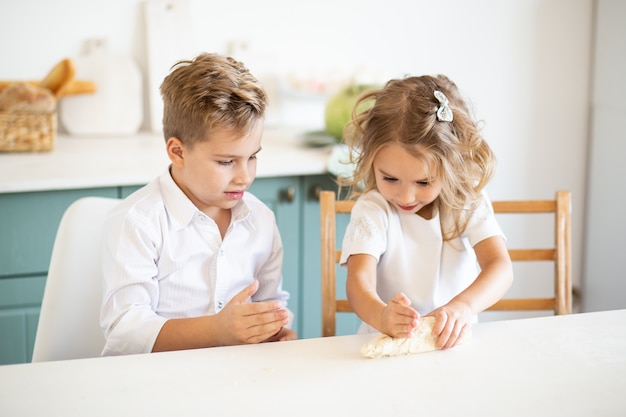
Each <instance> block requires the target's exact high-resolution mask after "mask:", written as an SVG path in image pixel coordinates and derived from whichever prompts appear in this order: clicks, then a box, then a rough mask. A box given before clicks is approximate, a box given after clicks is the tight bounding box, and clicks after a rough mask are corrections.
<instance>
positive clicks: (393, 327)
mask: <svg viewBox="0 0 626 417" xmlns="http://www.w3.org/2000/svg"><path fill="white" fill-rule="evenodd" d="M410 304H411V300H409V298H408V297H407V296H406V295H404V294H403V293H398V294H396V295H395V296H394V297H393V298H392V299H391V300H390V301H389V303H388V304H387V305H386V306H385V307H384V308H383V312H382V316H381V327H382V329H380V330H382V332H383V333H385V334H387V335H389V336H391V337H411V336H413V332H414V331H415V328H416V327H417V320H418V319H419V318H420V315H419V313H418V312H417V311H415V310H414V309H413V308H411V307H410Z"/></svg>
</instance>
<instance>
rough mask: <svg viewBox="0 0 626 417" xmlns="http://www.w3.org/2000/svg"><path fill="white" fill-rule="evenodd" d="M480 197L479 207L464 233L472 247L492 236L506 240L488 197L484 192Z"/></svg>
mask: <svg viewBox="0 0 626 417" xmlns="http://www.w3.org/2000/svg"><path fill="white" fill-rule="evenodd" d="M482 196H483V198H482V201H481V203H480V206H478V208H477V209H476V211H475V212H474V215H473V216H472V218H471V219H470V221H469V223H468V224H467V227H466V229H465V233H464V236H465V237H466V238H467V239H468V241H469V243H470V245H471V246H472V247H474V246H476V244H478V243H479V242H481V241H482V240H484V239H487V238H490V237H493V236H501V237H502V238H503V239H505V240H506V236H505V235H504V232H503V231H502V228H501V227H500V225H499V224H498V221H497V220H496V216H495V214H494V212H493V206H492V205H491V200H490V199H489V196H488V195H487V193H486V192H485V191H483V193H482Z"/></svg>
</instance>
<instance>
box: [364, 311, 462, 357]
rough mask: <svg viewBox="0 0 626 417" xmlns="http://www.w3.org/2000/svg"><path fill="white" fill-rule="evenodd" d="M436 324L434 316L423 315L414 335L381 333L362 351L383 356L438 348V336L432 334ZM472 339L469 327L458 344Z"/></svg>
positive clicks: (369, 355)
mask: <svg viewBox="0 0 626 417" xmlns="http://www.w3.org/2000/svg"><path fill="white" fill-rule="evenodd" d="M434 326H435V318H434V317H422V318H421V319H419V320H418V321H417V329H415V333H414V334H413V336H412V337H407V338H404V337H399V338H393V337H390V336H387V335H386V334H379V335H378V336H376V337H374V338H373V339H371V340H370V341H369V342H367V343H366V344H364V345H363V347H362V348H361V353H362V354H363V356H365V357H368V358H381V357H386V356H399V355H408V354H411V353H423V352H430V351H433V350H436V349H437V348H436V347H435V343H436V342H437V338H436V337H434V336H433V334H432V333H433V327H434ZM470 339H471V330H470V329H468V330H466V331H465V334H464V335H463V336H462V337H461V339H460V340H459V341H458V342H457V344H463V343H466V342H468V341H469V340H470Z"/></svg>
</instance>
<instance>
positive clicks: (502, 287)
mask: <svg viewBox="0 0 626 417" xmlns="http://www.w3.org/2000/svg"><path fill="white" fill-rule="evenodd" d="M474 251H475V252H476V258H477V259H478V264H479V265H480V268H481V272H480V274H478V277H476V280H474V282H473V283H472V284H471V285H470V286H469V287H467V289H465V290H464V291H463V292H461V293H460V294H459V295H457V296H456V297H454V298H453V299H452V300H450V302H449V303H448V304H446V305H444V306H442V307H440V308H438V309H436V310H434V311H433V312H432V313H429V314H428V315H434V316H435V317H436V321H437V323H436V324H435V327H434V329H433V334H434V335H435V336H438V337H439V340H438V341H437V347H438V348H440V349H441V348H443V349H445V348H450V347H453V346H454V345H455V344H456V341H457V339H458V338H459V336H460V335H461V334H462V332H463V331H465V329H466V328H467V327H468V326H469V325H470V323H471V320H472V317H473V316H474V315H476V314H478V313H480V312H481V311H483V310H485V309H486V308H488V307H490V306H491V305H493V304H494V303H495V302H496V301H498V300H499V299H500V298H502V296H503V295H504V293H505V292H506V291H507V290H508V289H509V287H510V286H511V284H512V283H513V266H512V263H511V258H510V257H509V253H508V251H507V249H506V245H505V244H504V240H503V239H502V237H500V236H493V237H490V238H487V239H485V240H482V241H480V242H479V243H477V244H476V245H475V246H474Z"/></svg>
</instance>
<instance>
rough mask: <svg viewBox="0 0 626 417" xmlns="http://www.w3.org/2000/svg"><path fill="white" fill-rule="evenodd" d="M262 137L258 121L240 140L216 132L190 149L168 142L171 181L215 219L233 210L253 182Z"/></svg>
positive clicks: (176, 140)
mask: <svg viewBox="0 0 626 417" xmlns="http://www.w3.org/2000/svg"><path fill="white" fill-rule="evenodd" d="M262 134H263V123H262V122H260V121H259V122H258V123H256V124H255V125H254V126H253V128H252V129H251V130H250V131H248V132H247V133H246V134H244V135H243V136H242V135H241V134H237V133H236V132H233V131H229V130H219V131H215V132H213V134H212V135H211V137H210V138H208V140H206V141H201V142H198V143H196V144H194V145H193V146H192V147H189V146H185V144H183V143H182V142H180V141H179V140H178V139H176V138H170V140H169V141H168V150H169V151H170V152H169V153H170V159H171V160H172V170H171V173H172V178H173V179H174V181H175V182H176V184H178V186H179V187H180V188H181V190H183V192H184V193H185V194H186V195H187V197H189V199H190V200H191V201H192V202H193V203H194V205H195V206H196V207H198V209H199V210H200V211H202V212H204V213H205V214H207V215H208V216H210V217H212V218H216V217H217V216H218V215H219V214H220V212H222V211H223V210H230V209H231V208H233V207H234V206H235V205H236V204H237V202H238V201H239V200H241V199H242V198H243V194H244V191H246V190H247V189H248V187H250V185H251V184H252V181H254V178H255V176H256V157H257V153H258V152H259V151H260V150H261V136H262ZM171 141H173V143H170V142H171Z"/></svg>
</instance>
